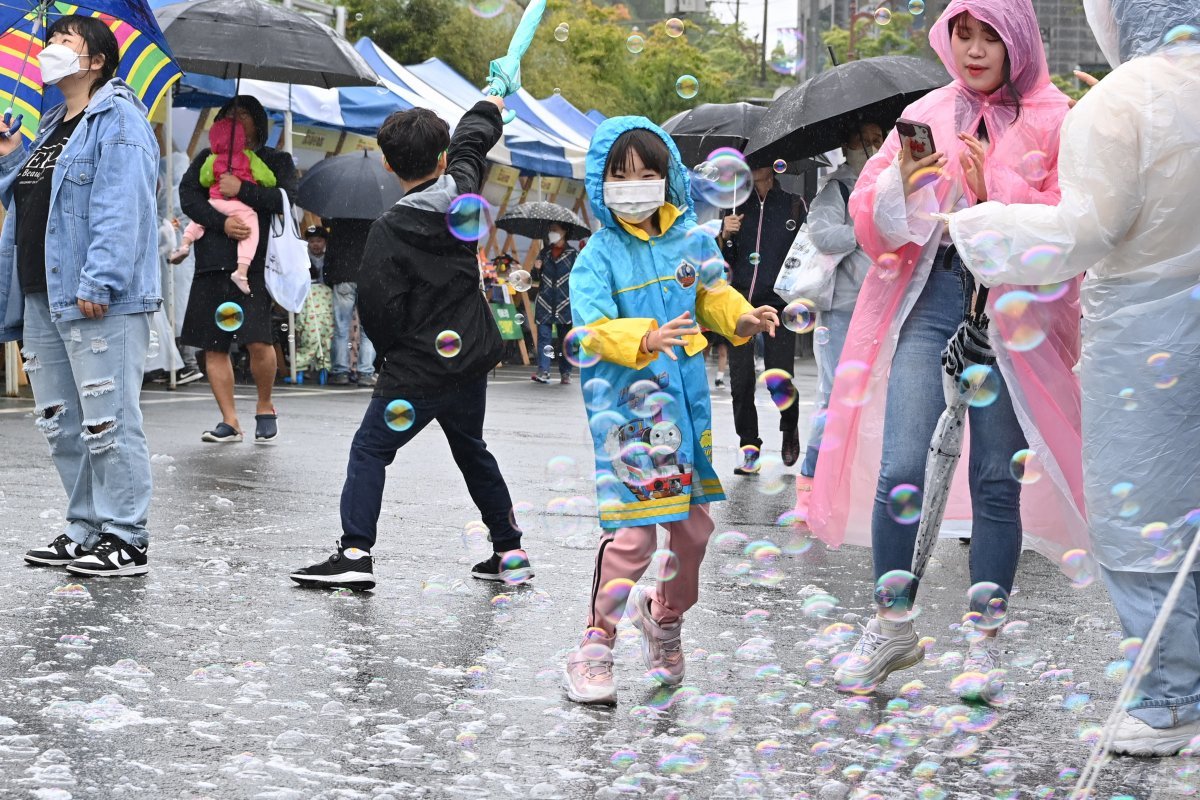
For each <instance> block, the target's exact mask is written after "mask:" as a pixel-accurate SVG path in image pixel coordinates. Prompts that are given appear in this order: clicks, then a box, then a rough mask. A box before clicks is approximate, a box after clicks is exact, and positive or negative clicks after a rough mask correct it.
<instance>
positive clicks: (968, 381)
mask: <svg viewBox="0 0 1200 800" xmlns="http://www.w3.org/2000/svg"><path fill="white" fill-rule="evenodd" d="M987 295H988V292H987V289H980V290H979V294H978V296H977V298H976V300H975V311H974V313H973V314H970V315H968V317H967V318H966V319H965V320H963V322H962V324H960V325H959V326H958V330H957V331H955V333H954V337H953V338H951V339H950V341H949V342H947V343H946V349H945V350H943V351H942V366H943V368H944V374H943V375H942V390H943V393H944V395H945V397H946V410H945V411H943V412H942V416H941V417H939V418H938V424H937V427H936V428H934V431H933V437H932V438H931V439H930V441H929V454H928V455H927V456H926V458H925V489H924V496H923V497H922V498H921V522H920V525H919V526H918V528H917V541H916V546H915V548H914V549H913V561H912V573H913V575H915V576H916V577H917V578H918V579H919V578H920V577H921V576H922V575H924V573H925V567H927V566H928V565H929V557H930V556H931V555H933V546H934V544H936V542H937V539H938V533H939V532H940V530H941V527H942V519H943V518H944V517H945V515H946V503H947V501H948V500H949V499H950V483H951V481H952V480H953V478H954V470H955V467H957V466H958V460H959V457H960V456H961V455H962V442H963V434H964V432H965V430H966V416H967V408H968V406H970V404H971V401H972V400H973V399H974V398H975V395H976V394H977V393H978V392H979V389H980V387H981V386H982V385H983V383H984V379H985V378H986V377H987V376H988V375H989V373H990V371H991V370H993V369H995V366H994V365H995V363H996V351H995V350H993V349H992V346H991V344H990V343H989V342H988V334H987V329H988V318H987V314H986V313H984V308H985V307H986V304H987ZM973 367H975V368H978V369H977V370H976V371H975V374H974V375H973V374H972V372H971V370H972V368H973Z"/></svg>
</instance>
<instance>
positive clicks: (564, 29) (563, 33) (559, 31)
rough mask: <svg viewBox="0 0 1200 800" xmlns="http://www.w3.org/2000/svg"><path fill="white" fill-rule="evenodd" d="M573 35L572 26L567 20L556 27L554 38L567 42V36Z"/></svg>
mask: <svg viewBox="0 0 1200 800" xmlns="http://www.w3.org/2000/svg"><path fill="white" fill-rule="evenodd" d="M570 35H571V26H570V25H568V24H567V23H565V22H562V23H559V25H558V27H557V28H555V29H554V38H555V40H556V41H559V42H565V41H566V40H567V37H568V36H570Z"/></svg>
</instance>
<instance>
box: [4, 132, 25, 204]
mask: <svg viewBox="0 0 1200 800" xmlns="http://www.w3.org/2000/svg"><path fill="white" fill-rule="evenodd" d="M27 158H29V150H28V149H27V148H26V147H25V145H24V143H22V145H21V146H20V147H18V148H17V149H16V150H13V151H12V152H11V153H9V154H8V155H6V156H4V157H3V158H0V204H3V205H4V207H5V208H8V207H9V203H11V202H12V199H13V184H14V183H15V182H16V180H17V173H18V172H20V171H21V167H23V166H24V165H25V160H26V159H27Z"/></svg>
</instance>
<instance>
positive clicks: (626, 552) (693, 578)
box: [588, 505, 713, 639]
mask: <svg viewBox="0 0 1200 800" xmlns="http://www.w3.org/2000/svg"><path fill="white" fill-rule="evenodd" d="M663 527H664V528H666V529H667V545H666V546H667V549H669V550H671V551H672V552H673V553H674V554H675V557H676V558H677V559H678V562H679V571H678V573H677V574H676V575H675V577H674V578H671V579H670V580H662V579H660V580H659V581H658V583H657V584H656V585H655V588H654V594H653V595H651V603H650V613H651V615H652V616H653V617H654V619H655V620H656V621H658V622H661V623H666V624H670V623H672V622H675V621H676V620H678V619H679V618H680V617H682V616H683V614H684V612H685V611H687V610H688V609H689V608H691V607H692V606H694V605H695V604H696V599H697V597H698V596H699V594H700V564H701V562H703V561H704V551H705V549H706V548H707V547H708V537H709V536H710V535H712V532H713V521H712V517H710V516H709V515H708V510H707V509H706V508H705V507H704V506H703V505H695V506H692V511H691V514H690V515H688V518H687V519H685V520H681V521H680V522H670V523H667V524H666V525H664V526H663ZM657 547H658V533H657V531H656V530H655V526H653V525H642V526H640V527H636V528H619V529H617V530H615V531H614V530H606V531H605V532H604V535H603V536H602V537H601V539H600V547H599V549H598V550H597V551H596V571H595V574H594V575H593V577H592V599H591V604H590V606H589V608H588V627H589V629H597V628H598V629H600V630H602V631H604V633H605V636H606V637H607V638H610V639H611V638H612V637H614V636H616V633H617V625H616V622H614V621H613V620H619V619H620V618H621V614H622V613H623V611H624V608H625V601H626V597H625V593H624V592H622V591H616V592H606V591H605V587H606V586H608V584H609V581H613V580H617V579H619V578H624V579H626V580H629V581H632V582H634V583H637V581H638V579H639V578H641V577H642V574H643V573H644V572H645V571H646V568H647V567H648V566H650V560H651V559H652V558H653V556H654V551H655V550H656V549H657Z"/></svg>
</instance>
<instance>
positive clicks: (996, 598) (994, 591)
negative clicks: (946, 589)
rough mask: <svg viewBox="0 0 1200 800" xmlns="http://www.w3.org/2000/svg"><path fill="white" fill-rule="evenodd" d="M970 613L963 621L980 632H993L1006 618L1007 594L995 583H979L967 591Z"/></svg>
mask: <svg viewBox="0 0 1200 800" xmlns="http://www.w3.org/2000/svg"><path fill="white" fill-rule="evenodd" d="M967 603H968V605H969V606H970V608H971V611H970V612H969V613H968V614H967V615H966V617H964V619H966V620H968V621H969V622H971V623H973V624H974V625H975V627H976V628H978V629H979V630H981V631H994V630H996V629H997V628H999V627H1000V626H1001V625H1003V624H1004V622H1005V620H1006V619H1007V618H1008V592H1006V591H1004V589H1003V588H1001V587H1000V585H999V584H997V583H992V582H991V581H980V582H979V583H977V584H975V585H974V586H972V587H971V588H970V589H968V590H967Z"/></svg>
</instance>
